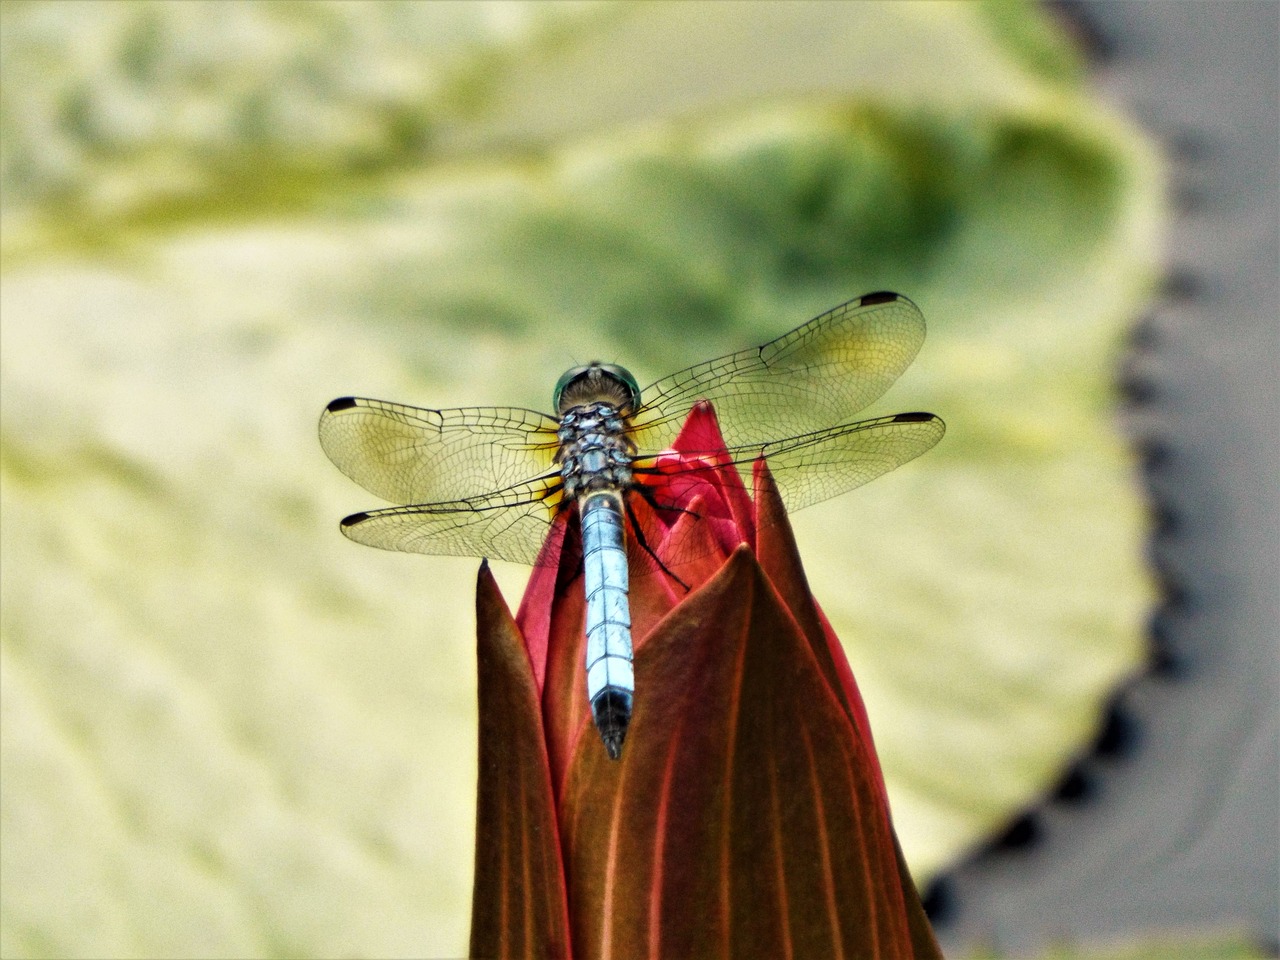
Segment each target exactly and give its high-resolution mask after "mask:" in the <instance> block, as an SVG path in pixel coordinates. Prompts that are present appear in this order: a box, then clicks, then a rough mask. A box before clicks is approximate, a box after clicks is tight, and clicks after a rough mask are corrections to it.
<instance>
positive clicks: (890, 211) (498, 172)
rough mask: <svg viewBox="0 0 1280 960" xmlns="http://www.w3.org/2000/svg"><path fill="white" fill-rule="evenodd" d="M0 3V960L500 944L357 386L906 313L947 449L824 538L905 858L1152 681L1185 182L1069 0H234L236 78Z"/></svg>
mask: <svg viewBox="0 0 1280 960" xmlns="http://www.w3.org/2000/svg"><path fill="white" fill-rule="evenodd" d="M5 7H6V9H5V13H4V30H3V31H0V35H3V37H4V40H3V42H4V44H5V48H4V53H5V56H4V63H5V67H4V72H5V80H6V83H5V84H4V85H3V86H4V89H5V90H6V93H5V94H4V97H5V99H4V104H3V105H4V115H3V119H2V120H0V124H2V125H3V130H4V132H5V138H4V139H5V143H6V147H5V149H6V154H5V156H4V158H3V162H2V163H0V172H2V175H3V177H4V182H5V184H6V195H7V200H6V203H7V206H6V210H5V217H6V221H7V222H6V230H5V238H4V246H3V248H2V253H3V256H4V262H5V282H4V287H3V291H0V316H2V317H3V321H2V322H3V331H4V350H3V353H2V354H0V375H2V376H0V395H2V399H3V403H0V426H2V427H3V445H2V446H0V469H2V471H3V473H2V474H0V476H2V477H3V486H2V487H0V496H2V498H3V515H4V523H3V525H2V526H0V538H2V539H0V547H2V549H3V556H4V564H3V568H2V571H0V575H2V576H3V594H4V605H3V608H2V613H0V694H2V695H3V697H2V700H0V703H2V704H3V711H4V713H3V725H2V728H0V729H2V730H3V733H2V737H3V776H0V800H2V801H3V802H2V803H0V830H2V836H0V839H2V840H3V843H2V844H0V867H2V870H0V902H2V903H3V919H2V920H0V953H3V954H4V955H5V956H55V955H56V956H91V955H92V956H101V955H120V956H160V955H164V956H210V955H223V956H333V955H376V956H391V955H459V954H460V953H461V952H462V950H463V949H464V947H463V944H465V942H466V924H467V918H468V897H469V893H470V883H471V856H472V844H473V836H472V830H473V821H474V802H475V800H474V786H475V762H476V761H475V736H476V733H475V731H476V723H477V718H476V716H475V693H474V691H475V685H476V684H475V666H474V656H475V649H474V642H475V641H474V625H473V616H474V613H473V602H472V590H473V583H474V576H475V570H476V564H475V563H468V562H466V561H459V560H456V559H448V558H418V557H405V556H402V555H391V554H382V553H378V552H375V551H371V550H367V549H363V548H359V547H357V546H355V545H353V544H350V543H348V542H346V541H345V540H343V539H342V538H341V537H340V536H339V534H338V532H337V529H336V521H337V519H338V518H339V517H341V516H342V515H344V514H345V513H349V512H352V511H354V510H359V509H367V508H370V507H373V506H376V505H378V504H375V503H372V502H370V500H371V498H370V497H369V496H368V495H366V494H364V493H362V492H361V491H359V490H358V489H357V488H355V487H354V486H352V485H351V484H349V483H348V482H347V481H346V480H345V479H344V478H343V477H341V475H339V474H338V473H337V471H336V470H334V469H333V468H332V466H331V465H330V464H329V463H328V462H327V461H326V460H325V459H324V457H323V455H322V454H321V452H320V450H319V446H318V444H317V443H316V440H315V433H314V422H315V419H316V417H317V416H318V414H319V411H320V409H321V408H322V406H323V405H324V403H325V402H327V401H328V400H329V399H331V398H332V397H334V396H338V395H341V394H349V393H356V394H364V395H368V396H375V397H384V398H387V399H392V400H397V401H401V402H405V403H412V404H417V405H423V406H449V405H457V404H464V403H510V404H518V405H522V406H531V407H535V408H545V407H546V406H547V405H548V398H549V393H550V388H551V385H552V384H553V383H554V380H555V377H556V376H557V375H558V374H559V373H560V371H561V370H562V369H564V368H565V367H567V366H568V365H570V363H571V362H573V361H582V360H588V359H591V358H594V357H600V358H602V359H606V360H617V361H620V362H623V363H625V364H627V365H628V366H629V367H631V368H632V369H633V370H634V371H635V372H636V374H637V376H638V377H639V379H640V382H641V383H645V382H647V381H648V380H651V379H654V378H656V377H658V376H660V375H663V374H665V373H668V372H669V371H670V370H671V369H675V368H677V367H679V366H683V365H685V364H688V363H691V362H694V361H697V360H699V359H703V358H705V357H708V356H713V355H717V354H720V353H724V352H727V351H729V350H734V349H738V348H740V347H743V346H746V345H749V344H751V343H757V342H761V341H763V340H765V339H769V338H770V337H772V336H775V335H777V334H779V333H781V332H783V331H785V330H786V329H788V328H790V327H792V326H795V325H797V324H799V323H801V322H803V321H804V320H806V319H808V317H809V316H811V315H813V314H815V313H817V312H819V311H820V310H822V309H824V308H826V307H829V306H832V305H834V304H836V303H838V302H840V301H842V300H844V299H848V298H849V297H851V296H855V295H857V294H860V293H864V292H867V291H869V290H873V289H884V288H888V289H897V290H900V291H901V292H903V293H905V294H907V295H908V296H910V297H911V298H912V299H913V300H915V301H916V302H917V303H918V304H920V306H921V308H922V309H923V311H924V313H925V315H926V317H927V318H928V320H929V323H930V334H929V339H928V341H927V342H926V345H925V347H924V350H923V351H922V353H921V355H920V357H919V358H918V360H917V361H916V364H915V366H914V367H913V369H912V370H910V371H909V372H908V374H907V375H906V376H905V377H904V378H903V379H902V381H901V382H900V383H899V384H898V385H896V386H895V387H894V388H893V389H892V390H891V391H890V393H889V394H888V396H887V397H886V398H885V399H884V400H882V401H880V402H879V403H878V404H877V405H876V406H875V407H874V408H872V409H871V410H869V411H868V412H867V415H868V416H871V415H875V414H877V413H892V412H897V411H901V410H915V409H926V410H932V411H934V412H936V413H938V414H940V415H942V416H943V417H944V418H945V419H946V420H947V422H948V427H949V432H948V436H947V438H946V439H945V440H944V441H943V443H942V445H941V446H939V447H938V448H937V449H936V450H935V451H933V452H932V453H931V454H929V456H927V457H925V458H923V459H922V460H921V461H919V462H917V463H914V464H911V465H909V466H908V467H906V468H904V469H903V470H902V471H900V472H898V473H895V474H893V475H891V476H888V477H886V478H884V479H882V480H880V481H878V482H877V483H875V484H873V485H872V486H870V487H868V488H866V489H863V490H859V491H858V492H856V493H854V494H852V495H850V496H848V497H845V498H842V499H841V500H838V501H835V502H832V503H829V504H824V505H822V506H819V507H815V508H813V509H812V510H811V511H807V512H805V513H803V514H800V515H798V516H797V517H796V518H795V523H796V527H797V536H798V539H799V542H800V548H801V551H802V555H803V557H804V561H805V564H806V569H807V571H808V573H809V576H810V579H811V582H812V585H813V589H814V593H815V596H816V597H817V599H818V601H819V602H820V603H821V604H822V605H823V607H824V608H825V609H826V611H827V613H828V615H829V616H830V618H831V620H832V622H833V625H834V626H835V628H836V631H837V633H838V634H839V635H840V636H841V637H842V639H843V640H844V642H845V644H846V646H847V648H848V651H849V657H850V660H851V662H852V665H853V669H854V672H855V675H856V676H857V678H858V682H859V684H860V687H861V689H862V692H863V694H864V697H865V700H866V702H867V706H868V710H869V712H870V716H871V721H872V727H873V730H874V732H875V735H876V739H877V744H878V747H879V750H880V754H881V759H882V762H883V766H884V769H885V772H886V778H887V780H888V788H889V792H890V797H891V801H892V803H893V808H894V812H895V824H896V827H897V830H898V833H899V836H900V838H901V840H902V845H903V848H904V850H905V852H906V854H907V856H908V858H909V860H910V861H911V862H912V865H913V868H914V869H915V871H916V875H917V879H918V880H923V879H925V878H927V877H928V875H929V873H930V872H931V871H933V870H935V869H937V868H938V867H940V866H942V865H944V864H945V863H946V861H947V860H948V858H950V857H953V856H955V855H956V854H958V853H959V852H961V851H962V850H964V849H965V848H966V847H968V846H969V845H971V844H973V843H974V842H976V841H977V840H978V839H979V838H980V837H982V836H983V835H984V834H985V833H986V832H988V831H989V830H990V829H992V828H993V827H994V826H995V825H997V824H999V823H1000V822H1001V821H1002V820H1003V819H1005V818H1006V817H1008V816H1009V814H1010V813H1011V812H1012V811H1014V810H1016V809H1018V808H1019V807H1021V806H1022V805H1025V804H1026V803H1028V802H1030V801H1031V800H1032V799H1033V798H1035V797H1036V796H1037V795H1039V794H1040V793H1041V792H1043V791H1044V790H1045V789H1046V788H1047V787H1048V785H1049V784H1050V783H1051V781H1052V780H1053V779H1054V777H1055V776H1056V774H1057V772H1058V771H1059V770H1060V768H1061V765H1062V763H1063V762H1064V760H1065V759H1066V758H1068V757H1070V756H1071V755H1072V754H1073V753H1075V752H1077V751H1079V750H1080V749H1082V746H1083V744H1084V743H1085V742H1086V741H1087V739H1088V737H1089V736H1090V733H1091V731H1092V729H1093V727H1094V724H1095V723H1096V721H1097V718H1098V715H1099V704H1100V703H1101V701H1102V699H1103V698H1104V697H1105V694H1106V692H1107V691H1108V690H1109V689H1110V688H1111V687H1112V686H1113V685H1114V684H1115V683H1116V682H1117V680H1118V679H1119V678H1121V677H1123V676H1124V675H1126V674H1127V673H1128V672H1131V671H1133V670H1134V669H1136V668H1137V666H1138V664H1139V661H1140V659H1141V645H1142V638H1141V626H1142V621H1143V616H1144V611H1145V610H1146V607H1147V604H1148V603H1149V599H1150V586H1149V583H1148V580H1147V577H1146V574H1145V573H1144V570H1143V566H1142V553H1141V545H1142V537H1143V531H1144V523H1143V512H1142V503H1141V500H1140V497H1139V494H1138V491H1137V487H1136V485H1135V484H1134V482H1133V477H1132V475H1131V463H1130V457H1129V455H1128V453H1127V451H1126V448H1125V445H1124V442H1123V438H1122V437H1121V436H1120V434H1119V431H1118V428H1117V425H1116V422H1115V398H1114V395H1113V391H1112V387H1111V379H1112V371H1113V369H1114V365H1115V362H1116V359H1117V356H1118V352H1119V350H1120V347H1121V343H1122V336H1123V331H1124V326H1125V324H1126V322H1127V321H1128V319H1129V318H1130V317H1132V315H1133V314H1134V313H1135V311H1136V310H1138V309H1139V307H1140V304H1141V302H1142V299H1143V297H1144V296H1145V295H1146V292H1147V290H1148V288H1149V286H1150V283H1151V278H1152V276H1153V271H1154V262H1155V238H1156V234H1157V232H1158V229H1159V226H1160V223H1161V220H1162V216H1163V212H1162V207H1161V205H1160V199H1159V182H1160V181H1159V173H1160V171H1159V167H1158V165H1157V163H1156V162H1155V159H1154V156H1153V154H1152V152H1151V149H1150V147H1149V146H1148V145H1146V144H1145V143H1144V142H1143V141H1142V140H1141V139H1140V137H1139V136H1138V134H1137V133H1136V132H1135V131H1134V129H1133V128H1132V127H1130V126H1128V125H1127V124H1126V123H1125V122H1124V121H1123V119H1122V118H1119V117H1117V116H1115V115H1113V114H1111V113H1110V112H1109V111H1108V110H1107V109H1106V108H1105V107H1104V106H1102V105H1100V104H1099V103H1097V102H1096V101H1095V100H1094V99H1092V98H1091V97H1090V95H1089V92H1088V90H1087V89H1085V88H1083V87H1082V86H1081V85H1080V81H1079V80H1078V78H1077V75H1076V71H1075V70H1074V68H1073V66H1072V64H1073V60H1072V58H1071V54H1070V50H1069V48H1068V47H1066V46H1065V45H1064V44H1063V43H1062V42H1061V41H1060V40H1059V39H1058V38H1057V37H1056V36H1055V35H1054V34H1053V32H1052V30H1051V28H1050V27H1049V26H1048V25H1047V24H1046V23H1045V22H1044V21H1042V20H1041V19H1040V15H1039V14H1038V13H1036V12H1035V11H1034V10H1033V9H1032V8H1029V7H1027V8H1024V7H1012V8H1007V7H1003V6H1000V7H997V8H988V7H985V6H980V5H969V4H959V5H944V4H925V5H914V4H892V5H878V4H841V5H829V4H820V5H804V4H782V5H776V6H775V5H757V6H755V7H753V8H752V9H753V11H756V12H753V14H752V16H743V15H742V12H741V10H740V9H739V8H734V7H732V6H730V5H702V4H652V5H650V4H642V5H607V6H603V7H601V6H595V5H585V6H577V5H574V6H551V7H548V8H547V9H548V10H549V11H550V12H548V13H546V14H542V13H538V12H535V10H541V8H542V5H537V4H535V5H532V6H531V7H510V8H507V7H503V8H500V9H501V10H510V11H512V12H511V13H510V14H509V15H499V14H497V13H494V12H492V11H491V12H490V13H489V14H484V15H478V14H476V13H475V12H473V9H472V5H470V4H463V5H460V6H457V7H450V8H447V9H446V12H444V13H441V12H437V11H436V10H435V8H436V5H434V4H424V5H412V6H396V5H387V6H386V7H383V6H379V7H377V8H368V7H365V6H364V5H359V6H357V7H348V6H346V5H343V4H308V5H302V6H301V7H299V6H297V5H289V4H283V5H279V6H277V5H274V4H255V5H235V6H233V7H226V6H225V5H223V4H215V5H213V8H216V9H217V10H218V16H219V17H221V16H222V15H223V11H232V10H234V11H236V12H235V13H234V14H232V15H231V16H230V20H229V22H230V23H231V24H233V25H234V24H240V27H238V28H236V27H234V26H232V27H228V26H226V24H225V23H224V24H223V25H222V26H221V27H219V30H220V31H221V32H220V33H218V34H217V36H218V37H219V38H220V39H219V40H218V43H219V44H220V46H219V49H221V50H223V51H224V53H225V52H229V54H230V55H229V56H220V57H218V58H216V59H215V58H212V57H211V56H209V55H208V54H207V53H204V52H202V51H201V47H200V44H199V42H197V41H198V40H199V39H200V38H202V37H203V32H202V31H204V30H205V29H206V27H207V25H208V23H209V22H210V21H209V17H210V16H212V14H211V12H210V11H211V9H212V8H211V7H208V6H204V7H201V6H200V5H197V4H177V5H152V4H142V5H136V6H135V5H126V4H104V5H96V6H91V7H80V6H77V7H75V8H71V7H65V6H64V5H56V4H55V5H29V6H25V7H18V8H16V9H13V8H11V7H10V5H5ZM373 9H377V10H379V11H382V10H390V11H393V12H391V13H381V12H380V13H378V14H371V11H372V10H373ZM495 9H496V8H495ZM71 10H74V11H75V12H74V13H71V12H68V11H71ZM191 10H201V11H203V13H201V14H199V15H197V14H192V13H190V12H188V11H191ZM352 10H355V11H358V14H357V13H352V12H351V11H352ZM246 11H253V12H252V13H247V12H246ZM303 11H305V12H303ZM312 11H315V12H312ZM731 11H736V12H733V14H732V16H731ZM370 16H372V20H371V21H370V23H369V24H365V23H363V22H358V21H357V19H356V18H357V17H358V18H359V19H360V21H363V19H364V18H366V17H370ZM486 17H487V19H486ZM245 18H248V19H245ZM440 24H444V25H447V26H450V27H451V31H452V32H447V36H448V37H451V38H452V40H450V41H449V42H448V43H446V42H444V40H443V39H442V40H440V41H439V42H438V43H436V44H435V45H434V46H430V47H424V48H422V49H417V48H416V47H415V45H414V44H413V43H410V42H407V41H406V40H405V38H406V37H407V38H412V37H417V36H423V35H426V34H428V33H431V31H433V30H436V29H437V26H438V25H440ZM440 29H443V27H440ZM237 30H238V31H239V32H237ZM432 35H433V36H439V37H445V36H446V33H441V34H432ZM73 52H74V55H72V53H73ZM90 53H91V54H92V55H90ZM362 77H363V78H364V80H365V85H364V86H361V84H360V82H359V81H360V80H361V78H362ZM175 78H177V79H175ZM370 78H372V79H370ZM14 79H19V80H20V81H21V84H20V87H21V90H22V98H18V97H17V96H16V94H15V93H14V92H13V91H14V90H15V89H17V88H18V86H19V85H18V84H15V83H13V82H11V81H13V80H14ZM255 98H256V99H255ZM157 103H164V104H168V105H169V108H167V109H164V110H157V109H156V104H157ZM254 103H258V104H259V106H258V107H256V108H253V109H250V107H251V106H252V104H254ZM236 104H238V106H235V107H234V109H233V105H236ZM264 104H265V105H264ZM387 104H391V106H387ZM254 109H256V110H257V111H258V114H257V115H259V116H266V117H268V118H278V117H282V116H283V117H294V114H295V113H296V115H297V116H296V124H297V125H296V126H290V125H289V124H284V125H283V126H281V123H282V122H283V121H281V122H268V123H266V124H265V125H263V124H261V123H259V125H258V126H254V124H252V123H249V122H248V119H246V118H249V117H252V116H253V115H254ZM138 111H142V114H145V116H143V119H144V120H145V121H146V122H143V121H142V120H139V119H138V118H139V116H140V114H139V112H138ZM220 111H221V112H220ZM237 111H239V112H237ZM209 116H218V117H231V118H235V117H239V118H240V119H239V120H227V122H226V123H225V124H221V125H215V129H216V131H217V135H216V137H215V136H213V134H210V135H209V136H208V137H205V138H201V137H200V136H196V135H195V133H193V132H192V131H197V130H198V129H199V128H200V124H199V123H198V119H199V118H200V117H209ZM184 117H186V118H188V119H187V120H185V121H184V120H183V119H182V118H184ZM192 117H194V118H195V119H190V118H192ZM348 122H351V123H357V126H358V130H354V131H353V130H350V129H347V128H346V124H348ZM184 123H185V124H187V125H186V126H184ZM290 123H293V121H292V120H291V121H290ZM308 124H310V125H309V126H308ZM41 131H45V132H47V133H48V136H49V139H48V141H47V142H46V143H44V144H43V145H42V144H41V140H40V136H39V134H40V133H41ZM183 131H186V134H184V132H183ZM161 174H163V175H161ZM255 174H260V176H258V177H255ZM255 181H256V182H255ZM496 572H497V575H498V578H499V580H500V582H501V583H502V584H503V586H504V589H505V590H506V591H507V597H508V601H509V602H510V603H511V604H512V606H514V605H515V601H516V598H517V596H518V593H519V590H520V587H521V583H522V578H523V577H524V575H525V574H524V572H523V571H522V570H520V569H519V568H512V567H499V568H497V570H496Z"/></svg>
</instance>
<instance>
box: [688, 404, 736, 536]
mask: <svg viewBox="0 0 1280 960" xmlns="http://www.w3.org/2000/svg"><path fill="white" fill-rule="evenodd" d="M672 449H674V450H675V451H677V452H678V453H680V454H682V455H684V456H690V457H705V458H707V459H708V460H711V461H712V462H714V463H715V464H716V465H717V467H718V469H717V470H716V471H715V475H714V476H715V484H716V486H717V488H718V489H719V491H720V495H721V497H722V498H723V500H724V503H725V504H726V506H727V507H728V509H729V516H730V517H732V519H733V521H734V523H735V524H737V527H738V534H739V535H738V538H737V539H738V542H745V543H749V544H751V545H752V546H755V530H754V522H753V517H754V515H755V511H754V510H753V509H752V505H751V498H750V497H749V496H748V495H747V488H746V485H745V484H743V482H742V477H741V475H740V474H739V473H738V471H737V468H736V467H734V466H733V465H732V464H730V463H729V462H728V455H727V454H726V453H725V442H724V437H723V436H722V435H721V433H720V421H719V420H718V419H716V412H715V409H714V408H713V407H712V405H711V404H710V403H707V402H706V401H705V400H704V401H702V402H701V403H699V404H697V405H696V406H695V407H694V408H693V410H692V411H690V413H689V417H688V419H687V420H686V421H685V424H684V427H683V428H681V430H680V435H679V436H677V437H676V439H675V442H674V443H673V444H672Z"/></svg>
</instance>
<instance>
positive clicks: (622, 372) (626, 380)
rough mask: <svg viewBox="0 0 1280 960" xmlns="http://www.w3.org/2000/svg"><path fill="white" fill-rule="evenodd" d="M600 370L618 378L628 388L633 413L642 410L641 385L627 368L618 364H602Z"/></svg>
mask: <svg viewBox="0 0 1280 960" xmlns="http://www.w3.org/2000/svg"><path fill="white" fill-rule="evenodd" d="M600 369H602V370H603V371H604V372H605V373H610V374H613V376H615V377H617V378H618V379H619V380H621V381H622V383H623V384H624V385H625V386H626V388H627V394H628V396H630V397H631V409H632V410H633V411H634V410H639V409H640V384H638V383H636V378H635V377H633V376H632V375H631V371H630V370H628V369H627V368H626V367H619V366H617V365H616V364H612V363H605V364H601V366H600Z"/></svg>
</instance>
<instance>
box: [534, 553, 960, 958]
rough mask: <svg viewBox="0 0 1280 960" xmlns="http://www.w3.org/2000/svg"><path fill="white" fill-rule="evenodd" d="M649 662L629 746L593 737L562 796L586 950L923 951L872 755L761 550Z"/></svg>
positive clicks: (574, 911)
mask: <svg viewBox="0 0 1280 960" xmlns="http://www.w3.org/2000/svg"><path fill="white" fill-rule="evenodd" d="M636 673H637V688H638V689H640V690H643V691H644V693H643V694H642V695H638V696H637V700H636V713H635V718H634V720H633V723H632V727H631V731H630V733H629V735H628V738H627V749H626V751H625V752H624V754H623V759H622V761H621V762H618V763H613V762H611V761H609V760H608V759H607V758H606V757H605V754H604V751H603V750H602V749H599V745H598V744H592V743H585V742H584V743H580V744H579V747H578V749H577V750H576V751H575V753H574V756H573V759H572V763H571V766H570V770H569V775H568V778H567V780H566V783H565V788H564V791H563V793H562V796H561V798H560V807H559V811H560V823H561V829H562V836H563V843H564V850H565V863H566V870H567V874H568V882H569V901H570V904H571V917H572V923H573V942H574V950H575V955H576V956H580V957H614V958H617V957H666V956H681V957H683V956H697V957H744V956H747V957H771V958H772V957H792V958H807V957H837V956H845V957H871V956H874V957H878V958H879V957H910V956H913V955H915V954H914V948H913V945H912V936H911V934H912V924H911V922H910V911H909V910H908V907H907V903H908V902H909V901H910V900H912V899H913V898H915V892H914V890H913V889H911V888H909V887H908V888H906V889H904V887H903V884H902V881H901V875H900V872H899V863H898V858H897V855H896V845H895V841H894V837H893V831H892V827H891V826H890V823H889V815H888V808H887V806H886V804H885V802H884V797H883V793H882V791H881V789H880V786H879V782H878V779H877V777H876V776H875V773H874V772H873V770H874V768H873V763H874V761H873V760H871V758H870V757H869V755H868V748H867V745H866V744H865V743H864V742H863V740H862V739H861V738H860V737H858V736H857V735H855V733H854V731H853V728H852V726H851V724H850V723H849V721H848V717H847V714H846V712H845V710H844V708H843V706H842V705H841V704H840V702H839V701H838V700H837V699H836V697H835V696H834V694H833V692H832V691H831V688H830V686H829V684H828V683H827V682H826V681H825V679H824V677H823V675H822V670H821V668H820V666H819V665H818V663H817V660H816V658H815V657H814V655H813V651H812V648H811V646H810V643H809V641H808V639H807V638H806V637H805V636H804V635H803V633H802V632H801V630H800V628H799V626H798V625H797V623H796V621H795V619H794V618H793V617H792V616H791V614H790V613H789V611H788V610H787V609H786V607H785V606H784V605H783V604H782V602H781V601H780V599H779V595H778V593H777V592H776V591H775V590H774V589H773V587H772V586H771V585H770V584H769V582H768V580H767V579H766V577H765V575H764V572H763V571H762V570H761V568H760V567H759V565H758V564H757V563H756V561H755V559H754V558H753V556H752V555H751V553H750V551H749V550H747V549H746V548H741V549H739V550H738V551H736V552H735V553H734V555H733V557H732V558H731V559H730V560H729V562H728V563H726V564H725V566H724V568H723V569H722V570H721V571H720V572H719V574H717V575H716V577H715V578H714V579H712V580H711V581H710V582H709V583H708V584H707V585H706V586H705V587H704V588H702V589H701V590H699V591H697V592H695V593H694V594H692V595H691V596H690V597H689V598H688V599H687V600H686V601H685V602H684V603H682V604H680V605H679V606H678V607H677V608H676V609H675V610H674V611H673V612H672V613H671V615H670V616H669V617H667V619H666V620H664V621H663V622H662V623H661V624H659V626H658V627H657V628H656V629H655V631H654V632H653V634H652V635H651V637H650V638H649V640H648V642H647V643H646V644H645V646H644V648H643V649H642V650H640V651H639V652H638V654H637V658H636ZM869 761H870V762H869ZM921 955H923V956H938V954H937V952H936V948H934V949H933V950H928V949H926V950H925V951H924V952H923V953H922V954H921Z"/></svg>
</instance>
